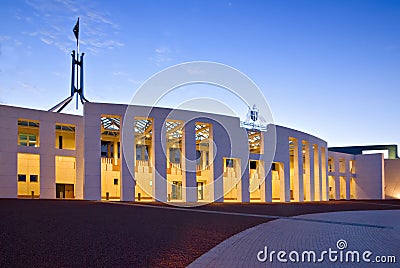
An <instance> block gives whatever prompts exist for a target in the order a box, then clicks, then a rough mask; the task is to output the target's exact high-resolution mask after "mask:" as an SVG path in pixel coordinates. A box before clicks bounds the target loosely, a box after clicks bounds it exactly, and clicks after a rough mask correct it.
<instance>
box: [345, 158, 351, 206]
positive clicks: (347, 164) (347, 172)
mask: <svg viewBox="0 0 400 268" xmlns="http://www.w3.org/2000/svg"><path fill="white" fill-rule="evenodd" d="M344 161H345V166H346V178H345V179H346V200H350V178H351V173H350V162H349V160H348V159H344Z"/></svg>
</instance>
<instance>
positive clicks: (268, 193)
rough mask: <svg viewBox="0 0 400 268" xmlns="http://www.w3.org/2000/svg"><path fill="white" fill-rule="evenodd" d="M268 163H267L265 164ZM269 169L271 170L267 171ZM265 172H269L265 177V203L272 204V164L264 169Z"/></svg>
mask: <svg viewBox="0 0 400 268" xmlns="http://www.w3.org/2000/svg"><path fill="white" fill-rule="evenodd" d="M264 163H266V161H265V162H264ZM267 168H269V169H267ZM264 170H265V171H268V173H267V175H266V176H265V181H264V189H265V202H272V168H271V163H267V164H266V165H265V167H264Z"/></svg>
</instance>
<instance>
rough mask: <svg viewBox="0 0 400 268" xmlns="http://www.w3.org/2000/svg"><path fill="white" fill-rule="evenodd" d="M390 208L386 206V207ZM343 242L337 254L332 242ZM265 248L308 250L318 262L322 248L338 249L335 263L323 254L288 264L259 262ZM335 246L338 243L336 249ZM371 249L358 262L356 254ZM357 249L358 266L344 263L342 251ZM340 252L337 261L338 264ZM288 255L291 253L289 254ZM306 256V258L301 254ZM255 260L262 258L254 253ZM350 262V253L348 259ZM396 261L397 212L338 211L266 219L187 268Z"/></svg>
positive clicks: (399, 255)
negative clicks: (390, 258)
mask: <svg viewBox="0 0 400 268" xmlns="http://www.w3.org/2000/svg"><path fill="white" fill-rule="evenodd" d="M389 208H390V207H389ZM341 239H342V240H345V241H346V243H347V248H344V249H342V250H339V249H338V247H337V242H338V241H339V240H341ZM265 246H267V248H268V252H269V253H270V252H271V251H272V250H274V251H276V252H278V251H280V250H283V251H285V252H286V253H287V254H289V253H290V252H291V251H293V250H295V251H297V252H299V253H300V260H301V253H302V252H303V251H311V250H312V251H314V252H316V254H317V257H316V259H317V260H318V259H319V257H320V254H321V252H322V251H323V250H327V251H328V250H329V248H331V250H332V251H338V253H337V254H336V255H334V254H332V258H333V259H334V256H338V260H337V261H336V262H331V261H329V257H328V255H324V261H323V262H322V263H310V262H307V261H305V262H298V263H297V262H291V261H290V259H289V257H288V255H286V256H283V259H287V260H288V262H287V263H282V262H279V261H278V260H277V256H276V254H275V255H273V257H274V258H273V261H272V262H271V261H270V259H268V260H266V261H265V262H260V261H259V260H258V259H257V253H258V252H259V251H261V250H264V248H265ZM339 246H341V245H339ZM367 250H368V251H371V252H372V255H371V256H370V257H368V256H367V257H368V258H367V259H370V260H371V263H366V262H363V260H362V253H363V252H364V251H367ZM348 251H358V252H359V253H360V262H359V263H357V262H346V252H348ZM340 252H343V253H342V254H343V255H342V256H343V261H342V262H341V261H340ZM377 255H380V256H395V257H396V262H397V263H395V264H391V263H385V264H382V263H380V264H378V263H373V261H374V258H375V257H376V256H377ZM292 256H293V257H295V256H296V255H295V254H293V255H292ZM305 256H306V257H307V255H305ZM260 257H261V258H263V257H264V254H261V255H260ZM348 258H349V259H350V260H351V259H352V258H351V255H348ZM399 263H400V210H379V211H375V210H373V211H344V212H330V213H318V214H309V215H301V216H295V217H292V218H289V217H288V218H281V219H277V220H274V221H269V222H266V223H263V224H260V225H258V226H255V227H252V228H250V229H247V230H245V231H243V232H241V233H239V234H236V235H234V236H233V237H230V238H229V239H227V240H225V241H224V242H222V243H220V244H219V245H218V246H216V247H214V248H213V249H212V250H210V251H209V252H207V253H205V254H204V255H202V256H201V257H200V258H198V259H197V260H195V261H194V262H193V263H191V264H190V265H189V268H196V267H399Z"/></svg>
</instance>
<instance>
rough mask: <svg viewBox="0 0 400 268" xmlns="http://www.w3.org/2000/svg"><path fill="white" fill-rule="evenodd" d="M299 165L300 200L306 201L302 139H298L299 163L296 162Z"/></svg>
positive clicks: (298, 185)
mask: <svg viewBox="0 0 400 268" xmlns="http://www.w3.org/2000/svg"><path fill="white" fill-rule="evenodd" d="M294 164H295V165H297V170H298V174H297V178H298V184H297V187H298V194H299V196H298V200H297V201H299V202H303V201H304V178H303V176H304V172H303V143H302V141H301V139H298V140H297V163H294Z"/></svg>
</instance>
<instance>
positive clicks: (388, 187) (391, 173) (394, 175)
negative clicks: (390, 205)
mask: <svg viewBox="0 0 400 268" xmlns="http://www.w3.org/2000/svg"><path fill="white" fill-rule="evenodd" d="M384 162H385V197H386V198H400V159H385V160H384Z"/></svg>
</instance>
